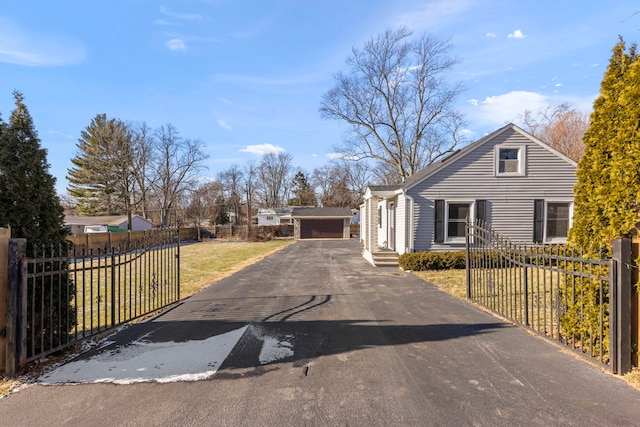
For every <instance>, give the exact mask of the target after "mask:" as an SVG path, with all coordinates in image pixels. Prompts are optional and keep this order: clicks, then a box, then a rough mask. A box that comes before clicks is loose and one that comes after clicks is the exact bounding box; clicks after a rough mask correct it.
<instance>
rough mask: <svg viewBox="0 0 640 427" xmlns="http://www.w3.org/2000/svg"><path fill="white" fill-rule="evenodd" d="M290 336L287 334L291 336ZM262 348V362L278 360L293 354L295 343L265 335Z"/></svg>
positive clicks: (264, 363) (263, 363)
mask: <svg viewBox="0 0 640 427" xmlns="http://www.w3.org/2000/svg"><path fill="white" fill-rule="evenodd" d="M289 337H290V336H287V338H289ZM262 340H263V341H262V350H260V357H259V359H260V364H262V365H266V364H268V363H272V362H276V361H278V360H281V359H284V358H287V357H291V356H293V344H291V343H290V342H289V341H280V340H279V339H278V338H273V337H263V338H262Z"/></svg>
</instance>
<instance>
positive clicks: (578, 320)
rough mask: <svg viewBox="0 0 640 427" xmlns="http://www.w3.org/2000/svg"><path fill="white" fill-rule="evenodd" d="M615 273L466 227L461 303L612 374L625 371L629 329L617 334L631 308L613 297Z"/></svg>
mask: <svg viewBox="0 0 640 427" xmlns="http://www.w3.org/2000/svg"><path fill="white" fill-rule="evenodd" d="M615 255H616V254H615V253H614V258H616V256H615ZM621 267H625V266H624V263H620V262H619V261H618V260H616V259H611V258H607V259H604V258H602V257H601V258H599V259H590V258H587V257H585V256H584V255H583V254H580V253H576V252H574V251H571V250H568V249H567V248H566V247H563V246H558V245H556V246H540V245H525V244H516V243H512V242H511V241H510V240H509V239H507V238H505V237H503V236H500V235H499V234H498V233H496V232H495V231H493V230H491V228H490V227H488V226H486V225H485V224H483V223H482V222H481V221H476V222H474V223H468V224H467V297H468V298H469V299H471V300H472V301H474V302H476V303H477V304H480V305H482V306H484V307H486V308H488V309H489V310H491V311H493V312H495V313H498V314H499V315H501V316H504V317H506V318H509V319H511V320H512V321H514V322H517V323H519V324H521V325H523V326H525V327H527V328H529V329H531V330H533V331H535V332H537V333H538V334H540V335H542V336H544V337H547V338H549V339H551V340H554V341H557V342H560V343H562V344H564V345H566V346H567V347H570V348H571V349H573V350H575V351H577V352H578V353H580V354H582V355H584V356H588V357H590V358H592V359H595V360H597V361H598V362H600V363H602V364H603V365H606V366H608V367H609V368H611V369H612V370H613V371H614V372H624V371H627V370H629V369H630V355H631V352H630V348H629V342H630V339H631V337H630V329H629V332H628V333H620V332H621V331H622V330H624V331H626V329H627V327H630V326H629V325H623V324H622V323H623V322H625V319H626V317H625V316H628V315H627V314H626V312H628V310H629V308H628V307H629V305H630V302H629V301H628V300H627V301H626V302H625V301H624V298H620V295H619V294H620V290H621V289H622V288H621V282H620V280H619V279H620V277H619V276H620V275H619V274H618V272H619V271H620V268H621ZM622 285H623V288H625V289H626V288H630V286H629V284H628V283H624V284H622ZM627 292H628V291H627ZM620 301H622V303H620ZM621 313H623V314H622V315H621ZM629 323H630V322H629ZM621 328H622V329H621ZM621 353H623V354H621ZM627 353H628V354H627Z"/></svg>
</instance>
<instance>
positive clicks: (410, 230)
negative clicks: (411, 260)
mask: <svg viewBox="0 0 640 427" xmlns="http://www.w3.org/2000/svg"><path fill="white" fill-rule="evenodd" d="M406 200H407V204H408V205H409V207H408V209H409V224H405V227H406V229H405V233H406V234H407V236H408V239H406V241H405V247H406V249H405V251H406V252H413V251H414V250H415V249H414V248H415V238H416V237H415V236H416V230H415V225H414V224H415V204H416V203H415V201H414V200H413V197H411V196H408V195H407V196H406ZM405 209H407V207H405Z"/></svg>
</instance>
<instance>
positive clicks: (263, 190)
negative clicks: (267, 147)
mask: <svg viewBox="0 0 640 427" xmlns="http://www.w3.org/2000/svg"><path fill="white" fill-rule="evenodd" d="M292 160H293V158H292V157H291V154H289V153H278V154H274V153H269V154H265V155H264V156H262V160H261V161H260V163H259V164H258V167H257V182H256V189H257V193H258V197H259V198H260V203H261V204H262V206H263V207H265V208H277V207H282V206H284V205H285V204H286V202H287V199H288V194H289V190H290V186H291V177H290V175H291V172H292V166H291V162H292Z"/></svg>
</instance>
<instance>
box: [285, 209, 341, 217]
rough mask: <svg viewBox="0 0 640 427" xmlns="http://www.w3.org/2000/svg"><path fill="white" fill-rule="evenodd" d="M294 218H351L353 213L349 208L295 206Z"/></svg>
mask: <svg viewBox="0 0 640 427" xmlns="http://www.w3.org/2000/svg"><path fill="white" fill-rule="evenodd" d="M291 216H292V217H293V218H296V219H298V218H306V219H312V218H325V219H331V218H334V219H338V218H351V216H352V213H351V209H349V208H294V209H293V213H292V215H291Z"/></svg>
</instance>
